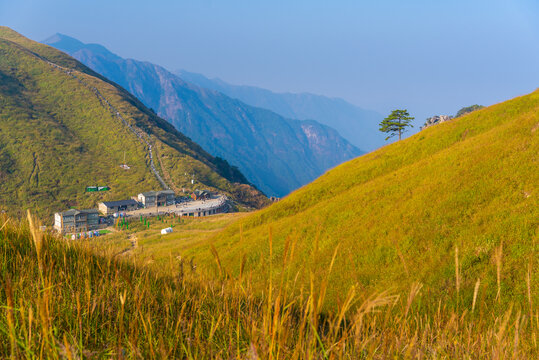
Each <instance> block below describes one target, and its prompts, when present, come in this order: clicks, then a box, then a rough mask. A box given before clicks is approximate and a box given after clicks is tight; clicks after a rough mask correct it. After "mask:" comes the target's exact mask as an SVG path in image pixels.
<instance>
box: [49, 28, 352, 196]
mask: <svg viewBox="0 0 539 360" xmlns="http://www.w3.org/2000/svg"><path fill="white" fill-rule="evenodd" d="M45 43H46V44H48V45H51V46H54V47H56V48H57V49H59V50H62V51H65V52H67V53H68V54H69V55H71V56H73V57H74V58H76V59H78V60H79V61H81V62H82V63H83V64H85V65H87V66H89V67H90V68H92V69H93V70H95V71H96V72H98V73H100V74H101V75H103V76H106V77H107V78H108V79H110V80H112V81H114V82H116V83H117V84H119V85H121V86H122V87H123V88H125V89H127V90H128V91H129V92H130V93H132V94H133V95H135V96H136V97H137V98H138V99H140V100H141V101H142V102H143V103H144V104H145V105H146V106H148V107H149V108H152V109H155V111H156V113H157V114H159V115H160V116H162V117H163V118H164V119H166V120H168V121H169V122H170V123H171V124H172V125H174V127H175V128H176V129H178V130H179V131H181V132H182V133H183V134H186V135H187V136H189V137H190V138H191V139H193V140H194V141H196V142H197V143H198V144H200V145H202V146H203V147H204V149H206V150H207V151H209V152H210V153H211V154H213V155H215V156H219V157H221V158H223V159H226V160H227V161H228V162H230V163H231V164H234V165H237V166H238V168H239V169H240V170H241V172H242V173H243V174H244V175H245V176H246V177H247V179H249V181H250V182H252V183H253V184H255V185H256V186H257V187H258V188H259V189H260V190H262V191H263V192H264V193H265V194H267V195H272V196H279V197H281V196H285V195H287V194H289V193H290V192H291V191H293V190H295V189H297V188H299V187H300V186H302V185H305V184H307V183H309V182H310V181H312V180H314V179H316V178H317V177H318V176H320V175H321V174H323V173H324V171H326V170H327V169H330V168H332V167H334V166H336V165H339V164H341V163H343V162H345V161H347V160H350V159H352V158H354V157H356V156H359V155H361V154H362V153H363V152H362V151H360V150H359V149H358V148H356V147H355V146H353V145H351V144H350V143H349V142H348V141H346V140H345V139H344V138H342V137H341V135H340V134H339V133H337V131H335V130H334V129H332V128H330V127H329V126H325V125H322V124H320V123H318V122H316V121H312V120H308V121H299V120H294V119H287V118H284V117H282V116H280V115H278V114H276V113H274V112H273V111H269V110H266V109H262V108H257V107H253V106H249V105H247V104H245V103H243V102H241V101H239V100H236V99H232V98H230V97H228V96H226V95H224V94H222V93H219V92H217V91H213V90H209V89H205V88H202V87H199V86H197V85H195V84H192V83H189V82H186V81H184V80H182V79H180V78H179V77H178V76H176V75H174V74H172V73H170V72H169V71H167V70H166V69H164V68H162V67H161V66H158V65H155V64H152V63H149V62H143V61H137V60H133V59H123V58H121V57H119V56H117V55H115V54H113V53H112V52H110V51H108V50H107V49H106V48H104V47H103V46H101V45H98V44H84V43H82V42H80V41H78V40H76V39H74V38H70V37H69V36H65V35H61V34H56V35H54V36H52V37H51V38H49V39H47V40H45Z"/></svg>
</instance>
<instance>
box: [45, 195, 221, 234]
mask: <svg viewBox="0 0 539 360" xmlns="http://www.w3.org/2000/svg"><path fill="white" fill-rule="evenodd" d="M211 198H212V193H211V192H210V191H208V190H198V189H197V190H195V191H193V192H191V193H190V194H189V196H187V197H186V196H184V197H176V194H175V193H174V191H173V190H159V191H147V192H143V193H140V194H138V195H137V196H136V197H133V198H131V199H126V200H117V201H103V202H101V203H99V204H98V209H85V210H77V209H69V210H67V211H64V212H57V213H56V214H54V229H55V230H57V231H58V232H60V233H83V232H89V231H94V230H98V229H102V228H105V227H107V226H108V225H109V224H110V221H113V220H111V218H112V217H116V216H118V215H119V214H126V213H129V212H132V211H137V210H143V209H153V208H158V207H165V206H166V207H168V206H172V205H175V204H178V203H180V202H188V201H200V200H208V199H211ZM225 199H226V198H225ZM224 203H225V202H219V207H220V208H221V209H211V210H207V211H200V212H196V211H193V212H188V213H186V214H183V213H182V212H181V209H180V215H186V216H207V215H213V214H217V213H219V212H222V211H225V210H223V209H225V207H224V206H223V205H224ZM100 214H101V215H102V216H100ZM148 214H150V212H149V213H148Z"/></svg>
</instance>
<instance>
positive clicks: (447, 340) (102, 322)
mask: <svg viewBox="0 0 539 360" xmlns="http://www.w3.org/2000/svg"><path fill="white" fill-rule="evenodd" d="M29 219H31V217H29ZM1 221H2V224H3V225H4V226H3V228H2V230H1V231H0V252H1V254H2V255H3V256H2V257H1V258H0V259H1V260H0V269H1V270H0V271H1V275H2V277H1V279H2V284H1V289H2V290H1V291H0V301H1V303H2V304H5V305H4V306H2V309H1V312H2V316H1V317H0V333H2V334H3V335H2V336H1V337H0V357H10V356H11V357H12V358H46V359H49V358H71V359H75V358H81V357H84V358H144V359H154V358H160V359H161V358H178V359H201V358H212V359H214V358H215V359H232V358H235V359H258V358H260V359H311V358H315V359H326V358H327V359H386V358H402V359H411V358H414V359H416V358H419V359H439V358H451V359H453V358H471V359H483V358H493V359H502V358H503V359H506V358H518V359H525V358H535V357H536V356H537V355H538V345H537V329H538V328H539V312H538V310H537V309H536V308H535V307H534V306H533V305H531V308H530V309H529V313H528V311H524V310H523V309H519V308H518V306H516V305H515V306H514V307H510V308H509V309H507V310H504V311H501V312H499V311H497V310H496V308H495V307H492V306H490V304H488V303H487V302H484V301H482V302H478V305H477V312H471V311H470V310H469V308H467V307H462V309H461V310H460V311H458V312H457V311H456V310H455V309H454V308H453V307H452V306H451V305H450V304H447V303H444V302H442V301H438V299H432V298H431V297H432V295H431V294H429V292H428V289H426V287H425V286H424V284H421V283H414V284H413V285H412V286H411V287H410V288H409V289H408V291H406V292H405V293H402V294H401V293H398V292H394V291H390V290H387V291H383V292H380V293H373V294H370V295H367V294H361V289H359V288H357V287H355V286H353V287H351V288H350V289H349V291H348V292H347V293H346V294H345V296H344V297H343V299H344V301H343V302H341V303H340V304H338V306H337V307H336V308H335V310H334V311H329V312H325V311H323V310H322V309H323V308H324V303H325V302H326V301H327V299H326V296H325V294H326V289H327V287H329V286H330V285H331V282H330V279H331V273H332V272H333V271H335V268H334V264H335V259H336V258H337V256H338V254H339V251H341V250H339V249H337V250H335V252H334V253H333V254H332V261H331V262H330V266H329V267H328V268H327V269H326V271H325V272H324V273H323V279H321V283H322V284H323V286H322V287H321V288H317V287H315V286H314V281H313V277H314V276H315V274H314V273H311V282H310V285H309V286H308V287H306V288H303V289H302V290H301V291H300V292H299V294H297V292H296V291H294V287H295V286H296V284H295V283H294V281H293V279H288V278H287V277H286V275H285V272H284V271H282V270H283V269H285V268H286V267H288V266H289V265H290V264H289V261H290V259H292V258H293V252H294V251H295V250H294V245H293V243H292V242H289V244H288V246H289V247H288V249H287V254H286V257H285V260H283V262H282V263H281V264H280V265H278V266H275V267H273V268H272V269H271V271H279V272H280V274H281V275H280V279H279V280H278V281H276V282H274V283H270V284H269V286H268V287H267V288H266V290H265V291H264V295H262V296H257V295H255V288H256V287H257V286H256V284H253V283H252V280H251V276H252V273H246V274H244V277H243V279H238V278H234V277H232V276H230V274H227V271H226V269H225V268H223V274H222V277H221V278H211V279H210V278H206V277H205V276H204V275H203V274H201V273H198V272H197V271H196V270H193V269H191V270H189V269H184V270H185V271H183V272H182V273H181V277H180V276H179V274H180V273H179V269H181V268H182V267H181V265H180V264H181V263H178V262H176V263H171V264H169V266H168V267H167V268H166V269H162V272H161V273H160V274H157V273H156V272H152V271H148V270H147V269H146V270H145V269H144V268H141V267H140V266H138V264H137V263H135V264H132V263H131V262H129V263H128V262H125V261H121V260H118V258H114V257H112V256H111V254H104V253H102V254H95V253H94V252H92V251H91V250H90V249H89V248H88V246H87V243H83V242H77V243H74V242H69V241H67V242H66V241H65V240H62V239H59V238H55V237H51V236H50V235H44V236H43V237H42V240H43V241H42V242H41V245H38V247H39V246H41V250H40V251H41V253H40V255H38V252H37V248H38V247H36V245H37V244H39V242H36V241H35V240H34V238H33V236H37V238H38V239H39V238H40V236H42V235H41V234H40V233H39V231H38V230H37V228H36V227H35V224H33V225H30V226H26V225H25V224H20V225H19V224H17V223H16V222H13V221H11V222H9V223H7V219H6V218H5V217H4V218H2V219H1ZM30 223H31V224H32V220H31V221H30ZM271 247H273V245H271ZM217 255H218V254H217ZM38 258H41V260H42V265H43V267H42V271H40V270H39V267H38V266H37V265H36V259H38ZM167 271H168V275H165V272H167ZM268 271H269V269H268ZM316 275H320V274H316ZM530 291H533V289H531V290H530Z"/></svg>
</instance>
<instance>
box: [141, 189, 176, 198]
mask: <svg viewBox="0 0 539 360" xmlns="http://www.w3.org/2000/svg"><path fill="white" fill-rule="evenodd" d="M161 194H165V195H174V190H159V191H146V192H143V193H142V195H144V197H148V196H158V195H161Z"/></svg>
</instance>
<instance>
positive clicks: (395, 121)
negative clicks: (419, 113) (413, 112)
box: [380, 109, 415, 140]
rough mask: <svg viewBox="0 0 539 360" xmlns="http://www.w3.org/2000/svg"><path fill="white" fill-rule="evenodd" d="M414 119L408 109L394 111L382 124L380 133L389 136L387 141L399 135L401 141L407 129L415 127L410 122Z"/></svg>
mask: <svg viewBox="0 0 539 360" xmlns="http://www.w3.org/2000/svg"><path fill="white" fill-rule="evenodd" d="M414 119H415V118H414V117H412V116H410V114H409V113H408V110H406V109H405V110H399V109H397V110H393V111H392V112H391V114H389V116H388V117H386V118H385V119H384V120H382V122H381V123H380V131H381V132H385V133H388V134H389V135H388V137H386V140H388V139H389V138H391V137H393V136H395V135H399V140H400V139H401V136H402V134H403V133H404V132H405V131H406V128H407V127H413V125H412V124H410V122H411V121H412V120H414Z"/></svg>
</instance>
